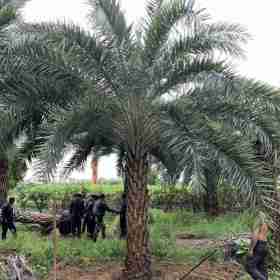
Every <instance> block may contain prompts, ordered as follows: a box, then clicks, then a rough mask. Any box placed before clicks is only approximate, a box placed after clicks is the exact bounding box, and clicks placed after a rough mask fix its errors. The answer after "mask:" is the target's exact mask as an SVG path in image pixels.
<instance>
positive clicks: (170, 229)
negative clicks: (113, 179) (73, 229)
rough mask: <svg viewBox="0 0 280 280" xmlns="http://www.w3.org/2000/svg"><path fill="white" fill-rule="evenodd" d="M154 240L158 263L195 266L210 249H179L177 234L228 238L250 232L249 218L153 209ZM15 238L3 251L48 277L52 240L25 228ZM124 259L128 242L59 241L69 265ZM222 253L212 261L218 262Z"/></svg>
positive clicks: (112, 226)
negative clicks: (21, 257)
mask: <svg viewBox="0 0 280 280" xmlns="http://www.w3.org/2000/svg"><path fill="white" fill-rule="evenodd" d="M151 216H152V218H151V221H150V222H151V241H152V253H153V255H154V257H155V258H156V259H158V260H168V261H172V262H177V263H182V262H188V263H196V262H198V261H199V260H200V259H201V258H202V257H203V256H205V255H206V254H208V253H209V250H208V249H207V248H200V249H191V248H182V247H181V248H179V247H177V246H176V235H177V234H178V233H193V234H198V235H200V236H204V237H206V238H217V237H222V236H226V235H228V234H229V233H230V232H231V231H234V232H235V233H240V232H244V231H247V230H248V219H250V215H249V214H247V213H245V214H242V215H233V214H229V215H224V216H221V217H219V218H217V219H215V220H210V221H209V220H207V219H206V217H205V216H204V215H202V214H197V215H193V214H192V213H190V212H186V211H178V212H174V213H164V212H162V211H161V210H152V215H151ZM106 224H108V225H109V226H108V235H109V237H112V235H113V232H114V230H115V227H117V223H116V218H114V216H111V215H108V217H107V219H106ZM18 232H19V234H18V237H17V238H16V239H14V238H12V237H11V236H9V238H8V240H7V241H5V242H0V251H5V250H16V251H17V253H19V254H23V255H25V256H27V257H28V258H29V259H30V261H31V263H32V265H33V268H34V269H35V271H37V272H38V273H39V274H40V276H44V275H46V274H47V272H48V270H49V269H50V267H51V264H52V241H51V238H50V237H43V236H41V235H40V234H39V233H36V232H30V231H28V230H27V228H26V227H25V226H21V227H19V230H18ZM124 256H125V243H124V242H123V241H120V240H118V239H107V240H100V241H98V242H97V243H93V242H92V240H89V239H86V238H83V239H81V240H79V239H73V238H65V239H60V240H59V248H58V257H59V260H60V261H62V262H63V263H66V264H73V265H82V266H94V264H95V263H100V262H106V261H122V260H123V258H124ZM219 260H220V258H219V254H218V255H216V256H215V257H213V258H212V261H214V262H216V261H219Z"/></svg>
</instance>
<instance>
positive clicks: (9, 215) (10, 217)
mask: <svg viewBox="0 0 280 280" xmlns="http://www.w3.org/2000/svg"><path fill="white" fill-rule="evenodd" d="M14 203H15V198H14V197H10V199H9V202H8V203H5V204H4V206H3V207H2V240H5V239H6V238H7V232H8V229H9V230H10V231H11V232H12V233H13V234H14V235H16V232H17V230H16V226H15V224H14V208H13V205H14Z"/></svg>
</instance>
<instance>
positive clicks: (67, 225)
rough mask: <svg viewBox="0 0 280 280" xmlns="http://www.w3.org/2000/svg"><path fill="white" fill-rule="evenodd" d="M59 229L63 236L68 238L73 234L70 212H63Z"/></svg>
mask: <svg viewBox="0 0 280 280" xmlns="http://www.w3.org/2000/svg"><path fill="white" fill-rule="evenodd" d="M58 229H59V232H60V234H61V235H62V236H67V235H69V234H70V233H71V232H72V228H71V215H70V213H69V211H67V210H65V211H63V213H62V215H61V217H60V219H59V222H58Z"/></svg>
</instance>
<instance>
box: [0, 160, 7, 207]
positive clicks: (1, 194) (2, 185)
mask: <svg viewBox="0 0 280 280" xmlns="http://www.w3.org/2000/svg"><path fill="white" fill-rule="evenodd" d="M7 196H8V161H7V160H6V159H0V207H1V206H2V205H3V204H4V203H5V202H6V200H7Z"/></svg>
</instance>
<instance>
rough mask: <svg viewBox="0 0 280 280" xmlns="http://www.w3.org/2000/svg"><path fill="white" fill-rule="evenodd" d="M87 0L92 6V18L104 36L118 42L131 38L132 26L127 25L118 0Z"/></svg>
mask: <svg viewBox="0 0 280 280" xmlns="http://www.w3.org/2000/svg"><path fill="white" fill-rule="evenodd" d="M87 2H88V4H89V6H90V7H91V8H92V12H91V15H90V20H91V21H92V22H93V24H94V28H95V29H97V30H98V31H100V32H101V33H102V35H103V36H104V35H107V36H108V38H110V39H112V38H113V39H114V40H115V39H116V40H117V42H118V44H120V43H122V42H123V41H124V40H127V39H129V38H130V35H131V34H130V33H131V27H129V26H128V25H127V22H126V19H125V15H124V12H123V11H122V9H121V6H120V3H119V1H118V0H87Z"/></svg>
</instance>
